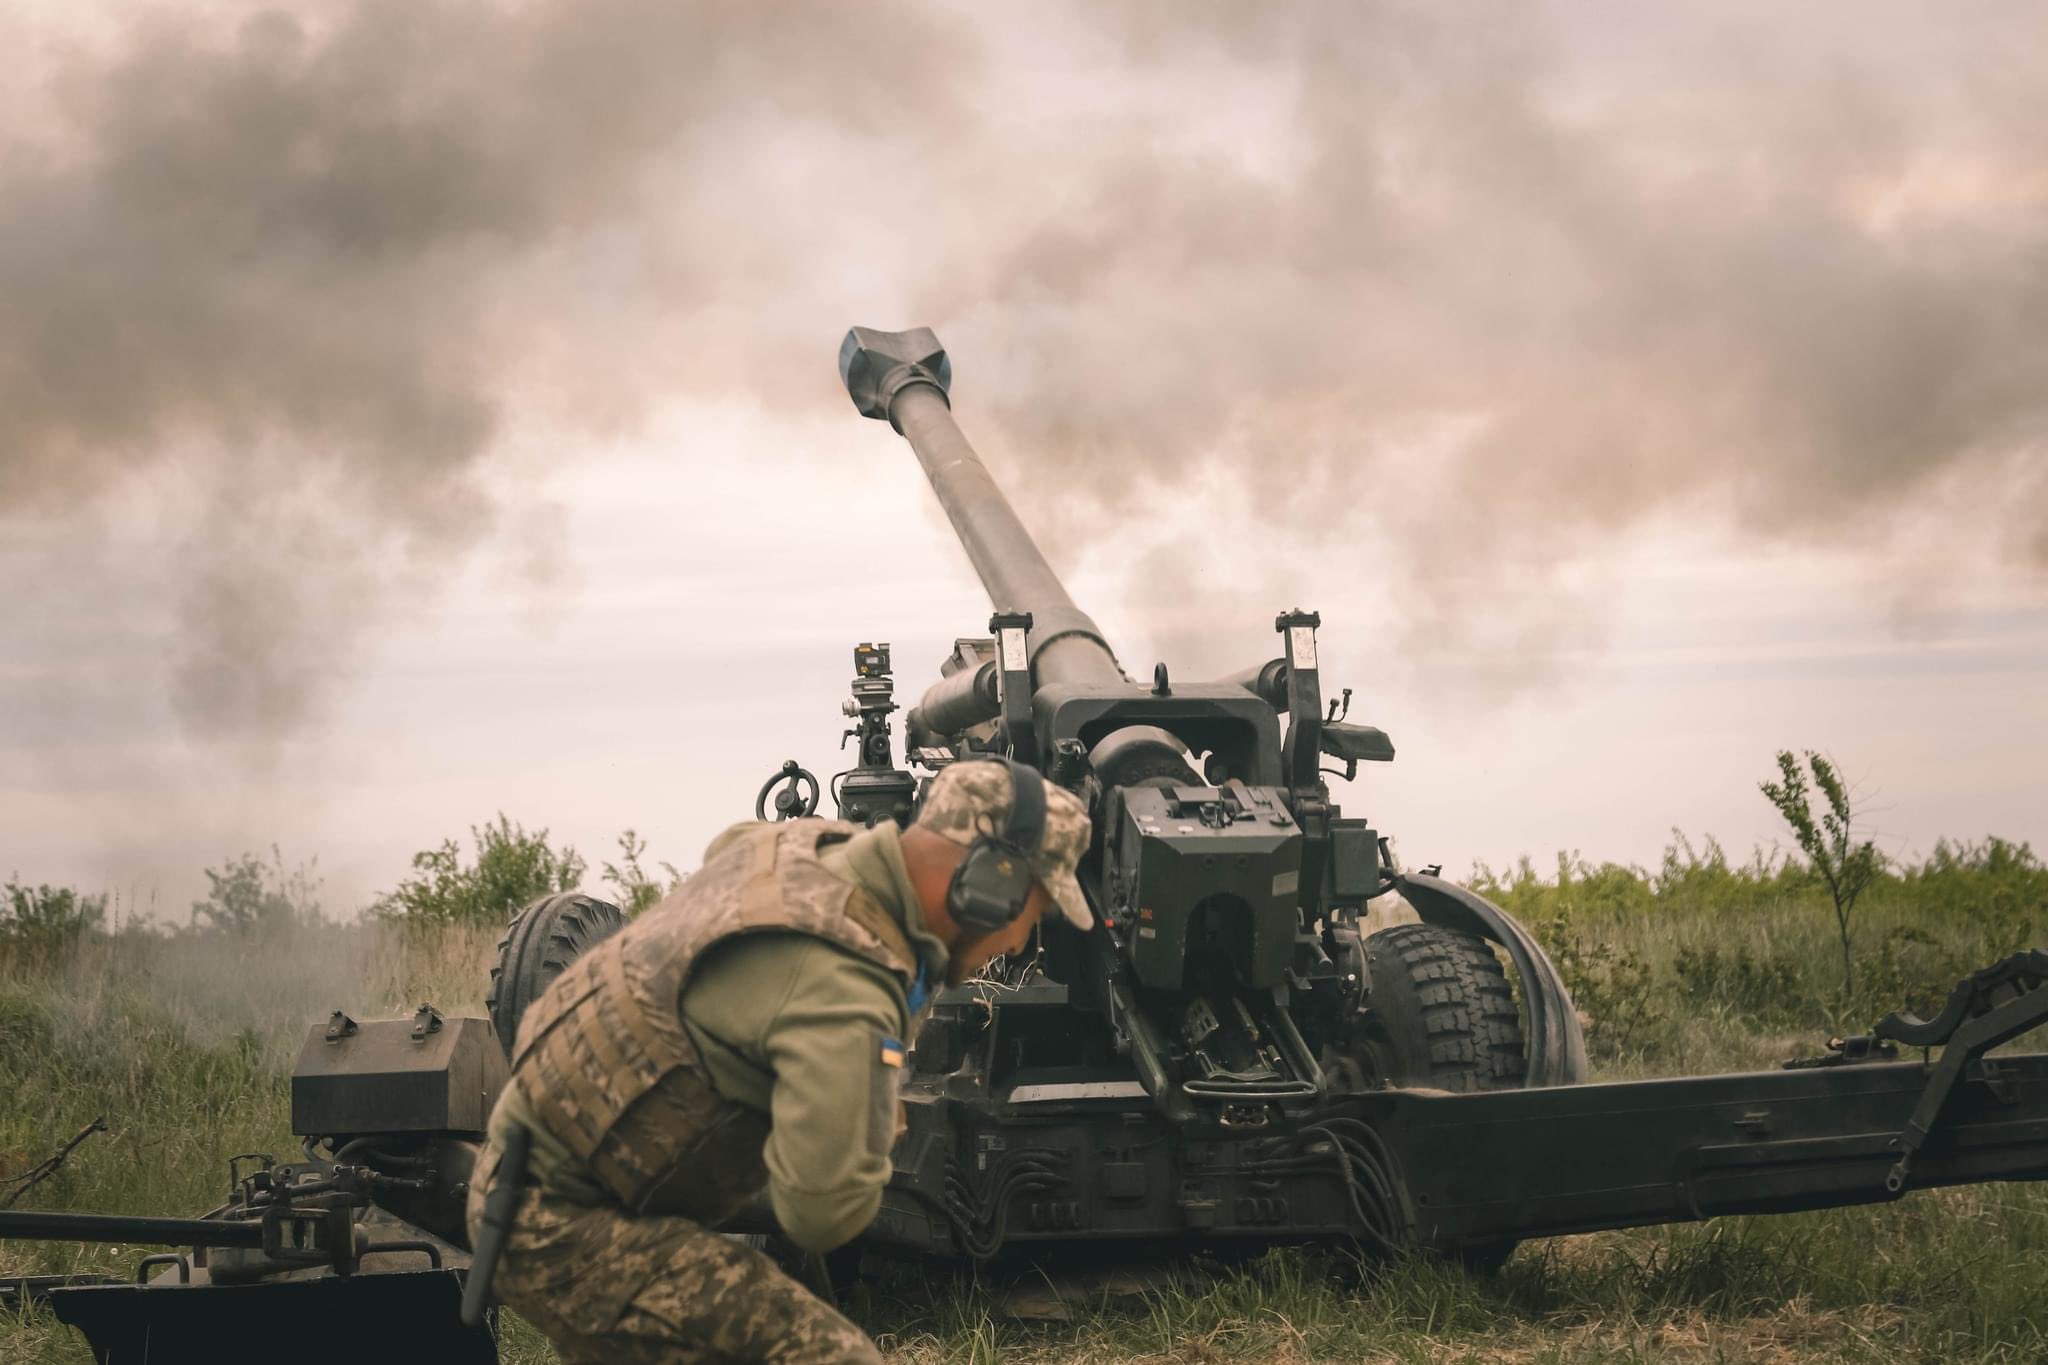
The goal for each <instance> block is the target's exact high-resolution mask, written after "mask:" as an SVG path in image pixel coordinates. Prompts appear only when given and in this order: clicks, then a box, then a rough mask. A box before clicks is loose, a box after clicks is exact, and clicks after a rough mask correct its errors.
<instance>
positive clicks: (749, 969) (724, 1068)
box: [683, 934, 907, 1251]
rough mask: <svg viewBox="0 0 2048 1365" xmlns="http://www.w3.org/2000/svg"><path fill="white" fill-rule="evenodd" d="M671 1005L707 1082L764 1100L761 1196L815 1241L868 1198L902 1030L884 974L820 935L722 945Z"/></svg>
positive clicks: (898, 991)
mask: <svg viewBox="0 0 2048 1365" xmlns="http://www.w3.org/2000/svg"><path fill="white" fill-rule="evenodd" d="M716 951H717V958H716V961H715V962H707V963H706V964H705V966H706V970H703V971H701V972H700V974H699V975H698V976H697V978H696V980H695V981H694V982H693V983H692V984H691V986H690V989H689V990H688V991H686V992H685V993H684V997H683V1015H684V1018H685V1020H686V1022H687V1023H688V1024H689V1025H690V1027H691V1030H692V1032H693V1034H694V1035H695V1036H696V1037H697V1039H698V1041H699V1043H700V1045H701V1046H702V1048H703V1051H704V1055H705V1061H706V1063H707V1065H708V1066H709V1068H710V1070H711V1073H712V1080H713V1083H714V1084H715V1085H717V1087H718V1089H719V1090H720V1091H721V1092H722V1093H724V1094H726V1095H728V1096H729V1097H731V1098H732V1099H735V1100H738V1101H739V1102H741V1103H743V1104H749V1105H752V1106H754V1107H756V1108H763V1109H766V1110H767V1111H768V1113H769V1116H770V1118H771V1120H772V1123H773V1127H772V1130H771V1132H770V1134H769V1137H768V1142H767V1145H766V1147H765V1148H764V1150H763V1153H762V1155H763V1157H764V1159H765V1161H766V1164H767V1168H768V1193H769V1200H770V1202H771V1204H772V1205H773V1207H774V1209H775V1216H776V1218H777V1220H778V1221H779V1222H780V1223H781V1224H782V1228H783V1231H784V1232H786V1233H787V1234H788V1235H789V1238H790V1240H791V1241H793V1242H795V1243H796V1244H797V1245H798V1246H800V1247H803V1248H804V1249H805V1250H808V1251H826V1250H830V1249H831V1248H833V1247H836V1246H839V1245H841V1244H843V1243H845V1242H847V1241H850V1240H851V1239H852V1238H853V1237H855V1236H856V1235H858V1234H859V1233H860V1232H861V1230H862V1229H864V1228H865V1227H867V1225H868V1223H869V1222H870V1221H872V1220H873V1218H874V1216H875V1210H876V1209H877V1208H879V1207H880V1205H881V1199H882V1187H883V1186H884V1185H886V1184H887V1183H888V1180H889V1173H890V1165H889V1149H890V1147H891V1146H892V1145H893V1144H894V1141H895V1126H896V1099H897V1082H898V1078H899V1077H900V1076H901V1075H902V1068H901V1065H900V1063H901V1059H902V1044H901V1043H900V1041H898V1040H900V1039H902V1038H903V1037H904V1034H905V1032H906V1027H907V1016H906V1010H905V1004H904V997H903V991H902V988H901V986H900V985H899V984H898V983H897V981H896V979H895V977H893V976H891V975H890V974H889V973H888V972H886V971H884V970H882V969H881V968H880V967H877V966H875V965H873V964H872V963H869V962H866V961H863V960H862V959H860V958H857V957H855V956H854V955H853V954H851V953H848V952H844V951H842V950H840V949H838V948H836V947H834V946H832V945H831V944H829V943H826V942H824V941H823V940H821V939H815V938H810V937H808V936H804V935H798V934H764V935H759V936H756V937H750V938H746V939H742V940H739V941H737V942H734V943H731V944H727V945H724V946H722V947H720V948H719V949H717V950H716Z"/></svg>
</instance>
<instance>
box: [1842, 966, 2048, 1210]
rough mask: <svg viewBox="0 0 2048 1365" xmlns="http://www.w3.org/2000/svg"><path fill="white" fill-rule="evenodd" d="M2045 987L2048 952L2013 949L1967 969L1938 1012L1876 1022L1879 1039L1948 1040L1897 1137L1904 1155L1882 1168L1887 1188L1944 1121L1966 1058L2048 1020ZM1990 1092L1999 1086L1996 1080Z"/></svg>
mask: <svg viewBox="0 0 2048 1365" xmlns="http://www.w3.org/2000/svg"><path fill="white" fill-rule="evenodd" d="M2044 987H2048V952H2043V951H2042V950H2040V949H2038V948H2036V949H2032V950H2030V951H2028V952H2024V953H2014V954H2013V955H2012V956H2011V957H2009V958H2007V959H2005V961H2003V962H1999V963H1996V964H1994V965H1992V966H1989V967H1986V968H1985V969H1984V970H1982V971H1980V972H1973V973H1971V974H1970V975H1969V976H1966V977H1964V978H1963V979H1962V981H1960V982H1958V983H1957V985H1956V988H1955V989H1954V990H1952V991H1950V992H1949V997H1948V1003H1947V1005H1945V1006H1944V1007H1943V1008H1942V1011H1941V1013H1940V1014H1939V1015H1936V1016H1935V1017H1934V1018H1933V1019H1922V1018H1920V1017H1919V1016H1917V1015H1912V1014H1906V1013H1904V1012H1897V1013H1893V1014H1888V1015H1886V1016H1885V1017H1884V1019H1883V1020H1882V1021H1880V1022H1879V1024H1878V1026H1877V1028H1876V1029H1875V1030H1873V1036H1874V1037H1876V1038H1878V1039H1896V1040H1897V1041H1899V1042H1902V1043H1905V1044H1906V1045H1907V1046H1909V1047H1933V1046H1935V1045H1937V1044H1941V1045H1943V1046H1942V1053H1941V1060H1940V1061H1938V1062H1936V1063H1935V1064H1934V1066H1933V1067H1932V1068H1931V1070H1930V1072H1929V1074H1928V1077H1927V1088H1926V1089H1925V1090H1923V1091H1921V1092H1920V1102H1919V1103H1918V1104H1916V1105H1915V1106H1914V1107H1913V1116H1912V1117H1911V1118H1910V1119H1908V1120H1906V1126H1905V1127H1904V1128H1903V1129H1901V1130H1900V1132H1899V1135H1898V1136H1897V1137H1895V1138H1893V1139H1892V1143H1891V1145H1892V1148H1893V1150H1895V1151H1897V1152H1898V1154H1899V1159H1898V1160H1897V1161H1896V1162H1894V1163H1893V1164H1892V1168H1891V1170H1889V1171H1888V1172H1886V1173H1885V1178H1884V1187H1885V1191H1886V1192H1887V1193H1889V1194H1900V1193H1902V1192H1903V1191H1904V1190H1905V1188H1906V1184H1907V1182H1908V1181H1910V1180H1911V1179H1912V1177H1913V1161H1914V1158H1915V1157H1916V1156H1918V1155H1919V1153H1920V1150H1921V1148H1923V1147H1925V1146H1926V1145H1927V1142H1928V1139H1929V1138H1931V1137H1932V1136H1933V1135H1934V1133H1935V1132H1936V1130H1937V1129H1938V1128H1939V1127H1940V1125H1941V1121H1942V1117H1943V1115H1944V1114H1945V1113H1946V1111H1947V1106H1948V1100H1949V1096H1951V1095H1952V1094H1954V1093H1955V1087H1956V1082H1957V1081H1959V1080H1961V1079H1962V1078H1963V1074H1964V1072H1965V1071H1966V1070H1967V1069H1968V1068H1969V1066H1970V1065H1971V1064H1972V1063H1975V1062H1980V1061H1981V1059H1982V1058H1983V1056H1984V1054H1985V1053H1987V1052H1989V1051H1990V1050H1991V1049H1992V1048H1994V1047H1997V1046H1998V1045H1999V1044H2001V1043H2005V1042H2010V1041H2011V1040H2012V1039H2014V1038H2017V1037H2019V1036H2020V1035H2021V1034H2022V1033H2026V1032H2027V1031H2029V1030H2030V1029H2033V1028H2035V1027H2037V1026H2039V1025H2040V1024H2042V1023H2043V1022H2048V989H2044ZM2001 1079H2002V1078H2001ZM1992 1093H1993V1094H1994V1095H1996V1094H1997V1083H1996V1082H1994V1083H1993V1085H1992Z"/></svg>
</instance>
